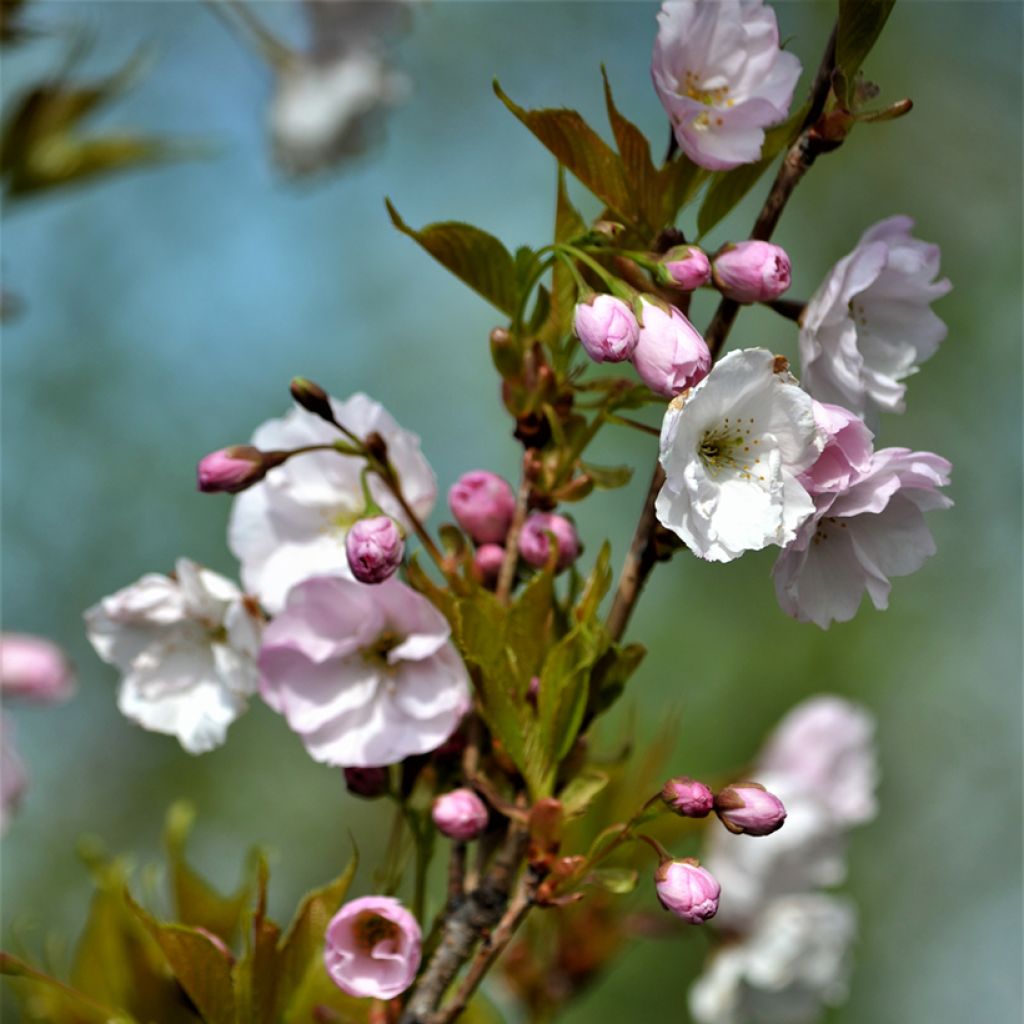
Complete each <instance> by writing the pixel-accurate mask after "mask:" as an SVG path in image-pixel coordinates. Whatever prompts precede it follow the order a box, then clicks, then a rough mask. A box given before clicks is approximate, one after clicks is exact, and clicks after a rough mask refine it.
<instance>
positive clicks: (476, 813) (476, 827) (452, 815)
mask: <svg viewBox="0 0 1024 1024" xmlns="http://www.w3.org/2000/svg"><path fill="white" fill-rule="evenodd" d="M430 815H431V817H432V818H433V819H434V824H435V825H436V826H437V830H438V832H440V833H441V834H442V835H444V836H447V837H448V838H449V839H455V840H458V842H460V843H468V842H469V841H470V840H471V839H476V838H477V837H478V836H479V835H481V834H482V833H483V831H484V829H485V828H487V818H488V814H487V807H486V805H485V804H484V802H483V800H481V799H480V797H478V796H477V795H476V793H474V792H473V790H471V789H453V790H452V791H451V792H450V793H442V794H441V796H439V797H438V798H437V799H436V800H435V801H434V807H433V809H432V810H431V812H430Z"/></svg>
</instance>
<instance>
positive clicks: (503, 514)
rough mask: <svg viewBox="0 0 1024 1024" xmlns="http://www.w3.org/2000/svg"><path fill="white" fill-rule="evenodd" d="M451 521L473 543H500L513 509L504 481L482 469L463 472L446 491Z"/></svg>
mask: <svg viewBox="0 0 1024 1024" xmlns="http://www.w3.org/2000/svg"><path fill="white" fill-rule="evenodd" d="M448 506H449V508H451V510H452V515H453V516H455V521H456V522H457V523H458V524H459V526H461V527H462V528H463V529H464V530H465V531H466V533H468V534H469V536H470V538H471V539H472V540H473V541H474V542H475V543H477V544H502V543H504V541H505V535H506V534H507V533H508V528H509V527H510V526H511V525H512V517H513V516H514V515H515V511H516V496H515V495H514V494H513V493H512V488H511V487H510V486H509V483H508V481H507V480H503V479H502V478H501V477H500V476H498V474H497V473H491V472H490V471H489V470H486V469H474V470H471V471H470V472H469V473H463V474H462V476H460V477H459V479H458V480H456V481H455V483H454V484H452V486H451V489H450V490H449V491H448Z"/></svg>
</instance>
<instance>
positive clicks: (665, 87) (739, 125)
mask: <svg viewBox="0 0 1024 1024" xmlns="http://www.w3.org/2000/svg"><path fill="white" fill-rule="evenodd" d="M651 75H652V77H653V79H654V88H655V90H656V91H657V93H658V98H659V99H660V100H661V103H662V106H664V108H665V110H666V112H667V113H668V116H669V118H670V120H671V122H672V130H673V131H674V132H675V137H676V141H677V142H678V143H679V148H680V149H681V150H682V151H683V152H684V153H685V154H686V155H687V156H688V157H689V158H690V159H691V160H692V161H693V162H694V163H696V164H699V165H700V166H701V167H707V168H709V169H710V170H714V171H718V170H728V169H729V168H731V167H736V166H738V165H739V164H748V163H753V162H754V161H755V160H758V159H760V157H761V147H762V146H763V145H764V129H765V128H767V127H770V126H771V125H774V124H778V123H779V122H780V121H782V120H784V119H785V117H786V114H787V113H788V112H789V104H790V102H791V101H792V99H793V90H794V88H795V87H796V83H797V79H798V78H799V77H800V61H799V60H797V58H796V57H794V56H793V54H791V53H785V52H783V51H782V50H780V49H779V29H778V25H777V24H776V21H775V12H774V11H773V10H772V9H771V8H770V7H765V6H764V5H763V4H762V2H761V0H717V2H715V3H710V2H707V0H679V2H673V3H664V4H662V7H661V12H660V13H659V15H658V37H657V40H656V41H655V44H654V57H653V59H652V62H651Z"/></svg>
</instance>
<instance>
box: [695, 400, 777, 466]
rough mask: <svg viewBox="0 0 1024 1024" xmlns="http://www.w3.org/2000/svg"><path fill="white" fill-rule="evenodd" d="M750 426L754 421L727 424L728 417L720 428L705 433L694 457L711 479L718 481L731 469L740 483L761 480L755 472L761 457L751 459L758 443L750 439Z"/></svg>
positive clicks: (751, 428) (751, 426)
mask: <svg viewBox="0 0 1024 1024" xmlns="http://www.w3.org/2000/svg"><path fill="white" fill-rule="evenodd" d="M753 426H754V421H753V419H749V420H742V419H738V420H734V421H732V422H730V420H729V417H728V416H727V417H726V418H725V419H724V420H723V421H722V423H721V424H720V425H719V426H717V427H714V428H712V429H711V430H706V431H705V432H704V436H703V437H701V439H700V444H699V445H698V446H697V454H698V455H699V456H700V461H701V462H703V463H704V466H705V468H706V469H707V471H708V472H709V473H710V474H711V475H712V476H713V477H717V476H718V474H719V473H721V472H722V470H724V469H731V470H735V471H736V472H737V473H738V474H739V476H740V479H742V480H753V479H754V477H755V476H756V477H757V479H758V480H764V476H763V475H761V474H759V473H758V474H755V472H754V469H755V466H757V465H758V464H759V463H760V461H761V457H760V456H759V455H753V448H754V447H755V446H757V445H759V444H760V443H761V442H760V440H759V439H758V438H756V437H755V438H752V437H751V434H752V433H753Z"/></svg>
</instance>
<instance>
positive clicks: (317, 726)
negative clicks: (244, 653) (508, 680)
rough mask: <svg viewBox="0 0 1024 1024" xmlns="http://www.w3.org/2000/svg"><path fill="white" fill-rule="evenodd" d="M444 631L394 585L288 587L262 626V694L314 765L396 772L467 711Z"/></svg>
mask: <svg viewBox="0 0 1024 1024" xmlns="http://www.w3.org/2000/svg"><path fill="white" fill-rule="evenodd" d="M450 634H451V630H450V628H449V626H448V623H447V622H446V621H445V618H444V616H443V615H441V613H440V612H439V611H438V610H437V609H436V608H435V607H434V606H433V605H432V604H431V603H430V602H429V601H428V600H427V599H426V598H425V597H423V596H422V595H421V594H418V593H417V592H416V591H415V590H413V589H412V588H411V587H408V586H406V585H405V584H404V583H401V582H400V581H399V580H397V579H394V578H392V579H390V580H386V581H385V582H384V583H381V584H379V585H377V586H374V587H368V586H364V585H363V584H361V583H355V582H353V581H351V580H346V579H343V578H341V577H331V576H320V577H314V578H312V579H309V580H306V581H304V582H303V583H301V584H299V585H298V586H296V587H293V588H292V590H291V592H290V593H289V595H288V601H287V604H286V605H285V608H284V611H282V612H281V613H280V614H279V615H277V616H276V617H275V618H274V620H273V621H272V622H271V623H270V625H269V626H267V628H266V631H265V634H264V641H263V647H262V648H261V650H260V656H259V667H260V674H261V685H260V690H261V693H262V694H263V698H264V700H265V701H266V702H267V703H268V704H269V705H270V706H271V707H272V708H273V709H274V710H275V711H278V712H279V713H280V714H282V715H284V717H285V718H286V719H287V720H288V724H289V726H291V728H292V729H293V730H294V731H295V732H296V733H298V735H299V737H300V739H301V740H302V742H303V744H304V745H305V747H306V750H308V751H309V754H310V756H311V757H312V758H313V759H314V760H316V761H322V762H326V763H327V764H334V765H341V766H355V767H360V768H363V767H376V766H378V765H385V764H394V763H395V762H397V761H401V760H402V759H403V758H406V757H409V756H411V755H413V754H424V753H426V752H427V751H430V750H434V749H435V748H436V747H438V746H440V745H441V744H442V743H443V742H444V741H445V740H446V739H448V737H449V736H450V735H451V734H452V733H453V732H454V731H455V729H456V727H457V726H458V724H459V721H460V719H461V718H462V716H463V714H464V713H465V711H466V710H467V709H468V707H469V675H468V673H467V672H466V667H465V665H463V663H462V659H461V658H460V657H459V656H458V654H456V652H455V648H454V647H453V646H452V645H451V643H450V642H449V636H450Z"/></svg>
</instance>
